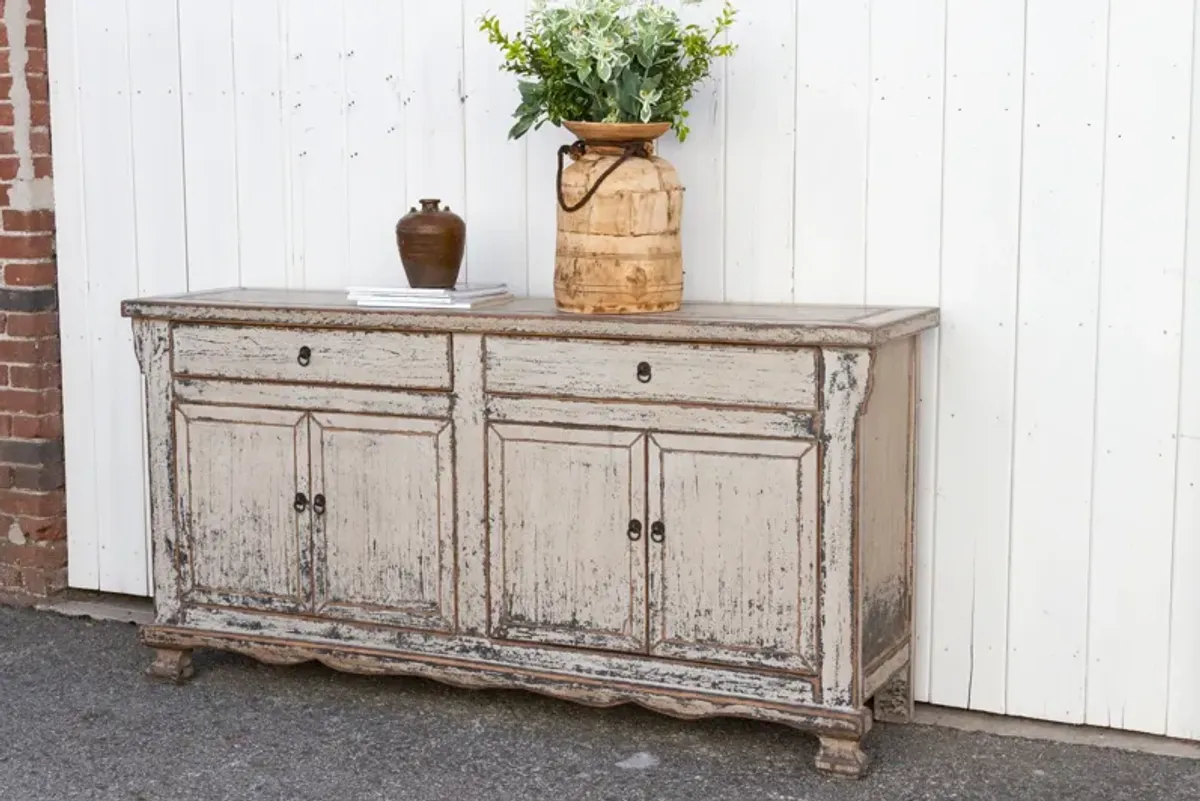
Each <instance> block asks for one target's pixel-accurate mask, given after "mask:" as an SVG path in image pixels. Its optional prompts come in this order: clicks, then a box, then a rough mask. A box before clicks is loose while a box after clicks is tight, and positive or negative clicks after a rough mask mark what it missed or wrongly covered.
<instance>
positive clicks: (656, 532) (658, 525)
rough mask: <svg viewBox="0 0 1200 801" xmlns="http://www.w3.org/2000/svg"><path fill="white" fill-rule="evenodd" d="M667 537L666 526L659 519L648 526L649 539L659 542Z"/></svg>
mask: <svg viewBox="0 0 1200 801" xmlns="http://www.w3.org/2000/svg"><path fill="white" fill-rule="evenodd" d="M666 538H667V527H666V526H664V525H663V524H662V521H661V520H656V521H655V522H654V523H653V524H652V525H651V526H650V539H652V540H653V541H654V542H658V543H661V542H662V541H663V540H665V539H666Z"/></svg>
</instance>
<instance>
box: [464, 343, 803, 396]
mask: <svg viewBox="0 0 1200 801" xmlns="http://www.w3.org/2000/svg"><path fill="white" fill-rule="evenodd" d="M813 354H814V351H812V350H807V349H803V350H796V349H789V350H782V349H781V350H771V349H768V348H759V349H754V348H734V347H718V346H702V345H658V344H651V343H645V342H638V343H630V342H583V341H573V342H564V343H562V344H561V345H559V347H556V348H546V347H545V345H544V343H542V342H539V341H538V340H536V339H516V338H508V337H506V338H503V339H501V338H493V339H489V340H488V341H487V370H488V384H487V388H488V391H489V392H508V393H516V394H523V395H552V396H556V397H569V398H622V399H633V400H655V401H664V400H670V401H677V402H692V403H703V404H707V405H733V406H736V405H743V406H785V407H791V408H797V409H810V408H813V406H814V405H815V403H816V383H817V381H816V366H815V364H816V360H815V357H814V355H813Z"/></svg>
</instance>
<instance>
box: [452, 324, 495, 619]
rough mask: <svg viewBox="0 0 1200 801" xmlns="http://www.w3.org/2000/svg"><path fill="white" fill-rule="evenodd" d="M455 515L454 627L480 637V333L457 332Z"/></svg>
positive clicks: (484, 588) (483, 602)
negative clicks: (456, 550)
mask: <svg viewBox="0 0 1200 801" xmlns="http://www.w3.org/2000/svg"><path fill="white" fill-rule="evenodd" d="M452 340H453V349H454V394H453V395H452V396H451V404H452V411H451V415H452V418H453V422H454V491H455V499H454V516H455V534H456V537H457V548H458V552H457V562H456V564H457V566H458V571H457V576H458V580H457V584H456V591H457V593H458V595H457V598H458V603H457V614H458V630H459V631H460V632H462V633H463V634H469V635H479V636H482V635H483V634H485V633H486V632H487V626H488V564H487V559H488V519H487V444H486V434H485V431H484V407H483V337H481V336H479V335H477V334H455V335H454V336H453V338H452Z"/></svg>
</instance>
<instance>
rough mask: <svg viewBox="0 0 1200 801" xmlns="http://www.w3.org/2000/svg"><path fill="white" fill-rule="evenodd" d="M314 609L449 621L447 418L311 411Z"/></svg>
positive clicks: (411, 622) (439, 624) (422, 624)
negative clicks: (315, 594) (314, 572)
mask: <svg viewBox="0 0 1200 801" xmlns="http://www.w3.org/2000/svg"><path fill="white" fill-rule="evenodd" d="M312 420H313V432H312V465H313V521H314V526H315V538H314V539H315V555H314V560H313V563H314V566H315V570H316V588H317V606H316V611H317V614H319V615H322V616H325V617H334V618H344V619H348V620H361V621H374V622H380V623H390V624H395V625H401V626H407V627H413V628H423V629H450V628H453V624H454V488H453V482H454V477H453V465H454V460H453V456H452V448H451V428H450V423H449V422H448V421H446V420H421V419H409V418H397V417H382V416H375V415H362V414H324V413H317V412H314V413H313V415H312Z"/></svg>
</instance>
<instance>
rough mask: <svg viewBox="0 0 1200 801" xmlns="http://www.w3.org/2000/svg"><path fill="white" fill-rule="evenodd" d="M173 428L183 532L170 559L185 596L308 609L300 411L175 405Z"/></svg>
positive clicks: (303, 419) (304, 427)
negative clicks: (299, 495)
mask: <svg viewBox="0 0 1200 801" xmlns="http://www.w3.org/2000/svg"><path fill="white" fill-rule="evenodd" d="M175 434H176V448H177V452H176V464H177V471H178V474H177V481H178V490H177V492H178V494H177V497H178V509H177V514H178V515H179V524H180V526H179V528H180V531H182V532H184V542H183V543H182V544H181V549H180V552H179V553H177V554H176V555H175V563H176V566H177V568H178V569H179V571H180V579H181V586H182V587H183V588H184V590H183V592H184V598H185V600H189V601H193V602H196V603H212V604H219V605H223V606H236V607H244V608H250V609H269V610H276V611H303V610H305V609H307V608H308V605H309V598H310V590H311V586H310V584H309V582H308V579H307V570H306V569H305V566H306V562H307V559H308V551H309V541H310V536H311V517H310V515H309V510H308V505H307V497H308V492H309V487H308V420H307V416H306V415H305V413H304V412H298V411H283V410H277V409H250V408H239V407H234V406H203V405H193V404H180V405H179V406H177V407H176V410H175ZM297 493H301V494H302V495H303V498H297ZM301 501H303V502H301Z"/></svg>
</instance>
